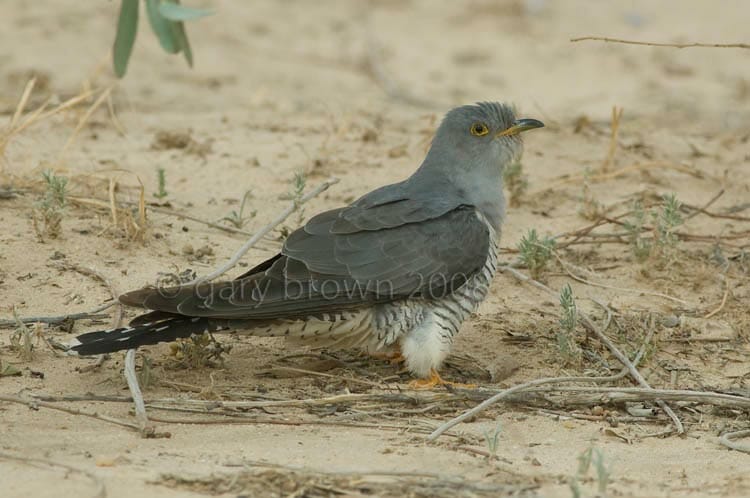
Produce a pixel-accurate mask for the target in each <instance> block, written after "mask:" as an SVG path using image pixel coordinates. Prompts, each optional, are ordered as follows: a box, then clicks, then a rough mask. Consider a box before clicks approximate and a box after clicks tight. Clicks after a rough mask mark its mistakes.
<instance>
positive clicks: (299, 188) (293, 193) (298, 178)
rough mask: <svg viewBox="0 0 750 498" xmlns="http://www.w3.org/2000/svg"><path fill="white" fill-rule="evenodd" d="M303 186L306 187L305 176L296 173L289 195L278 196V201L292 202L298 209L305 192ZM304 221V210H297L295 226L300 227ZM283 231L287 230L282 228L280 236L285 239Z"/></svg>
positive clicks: (299, 172) (301, 173)
mask: <svg viewBox="0 0 750 498" xmlns="http://www.w3.org/2000/svg"><path fill="white" fill-rule="evenodd" d="M305 185H307V175H305V173H304V172H303V171H298V172H296V173H294V177H293V178H292V185H291V189H290V190H289V193H287V194H284V195H282V196H280V197H279V199H282V200H287V201H292V202H294V204H295V205H297V207H298V208H299V201H300V199H302V194H303V193H304V191H305ZM304 219H305V210H304V208H302V209H297V225H301V224H302V221H303V220H304ZM284 230H286V231H288V229H286V228H284V227H282V235H283V236H284V237H286V236H287V235H289V234H288V233H283V232H284Z"/></svg>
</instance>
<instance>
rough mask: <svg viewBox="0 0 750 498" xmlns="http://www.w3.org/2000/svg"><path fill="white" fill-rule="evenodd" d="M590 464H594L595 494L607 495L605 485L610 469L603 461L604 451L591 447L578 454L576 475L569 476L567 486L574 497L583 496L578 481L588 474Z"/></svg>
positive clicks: (608, 478)
mask: <svg viewBox="0 0 750 498" xmlns="http://www.w3.org/2000/svg"><path fill="white" fill-rule="evenodd" d="M591 464H593V465H594V470H595V472H596V487H597V496H607V485H608V484H609V480H610V476H611V469H610V467H609V466H608V465H607V464H606V463H605V462H604V453H603V452H602V451H601V450H600V449H599V448H593V447H591V448H588V449H587V450H586V451H584V452H583V453H581V454H580V455H579V456H578V470H577V472H576V475H574V476H572V477H571V478H570V481H569V486H570V491H571V493H572V494H573V497H574V498H581V497H582V496H583V490H582V489H581V483H580V481H581V479H582V478H584V477H586V475H587V474H588V472H589V469H590V468H591Z"/></svg>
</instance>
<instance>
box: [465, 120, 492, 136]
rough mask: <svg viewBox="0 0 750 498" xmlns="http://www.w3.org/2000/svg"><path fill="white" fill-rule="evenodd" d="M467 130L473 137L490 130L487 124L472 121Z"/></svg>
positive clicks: (482, 134)
mask: <svg viewBox="0 0 750 498" xmlns="http://www.w3.org/2000/svg"><path fill="white" fill-rule="evenodd" d="M469 131H470V132H471V134H472V135H474V136H475V137H482V136H484V135H486V134H488V133H489V132H490V129H489V128H487V125H486V124H484V123H474V124H473V125H471V128H470V129H469Z"/></svg>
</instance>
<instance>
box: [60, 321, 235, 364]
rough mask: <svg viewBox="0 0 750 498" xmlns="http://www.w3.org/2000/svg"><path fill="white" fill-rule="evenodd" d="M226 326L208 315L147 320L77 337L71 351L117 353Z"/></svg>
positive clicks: (84, 353) (88, 353) (81, 353)
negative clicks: (205, 316)
mask: <svg viewBox="0 0 750 498" xmlns="http://www.w3.org/2000/svg"><path fill="white" fill-rule="evenodd" d="M223 328H224V327H223V326H221V325H218V324H214V323H211V322H210V321H209V320H208V319H207V318H170V319H167V320H163V321H160V322H152V323H144V324H141V325H137V326H135V327H122V328H119V329H110V330H99V331H96V332H89V333H87V334H82V335H79V336H78V337H76V338H75V339H74V340H73V342H72V344H71V345H70V350H71V351H75V352H76V353H78V354H79V355H93V354H104V353H114V352H115V351H124V350H127V349H135V348H137V347H139V346H147V345H151V344H158V343H160V342H171V341H174V340H176V339H185V338H188V337H190V336H191V335H193V334H202V333H203V332H205V331H209V332H213V331H216V330H221V329H223Z"/></svg>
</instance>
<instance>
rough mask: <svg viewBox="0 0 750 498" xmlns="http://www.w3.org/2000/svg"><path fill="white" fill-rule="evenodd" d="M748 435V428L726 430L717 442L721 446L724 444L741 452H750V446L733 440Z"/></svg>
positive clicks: (749, 432)
mask: <svg viewBox="0 0 750 498" xmlns="http://www.w3.org/2000/svg"><path fill="white" fill-rule="evenodd" d="M748 436H750V429H744V430H741V431H735V432H727V433H726V434H723V435H722V436H721V437H720V438H719V444H721V445H722V446H726V447H727V448H729V449H731V450H735V451H741V452H742V453H750V446H747V445H744V444H738V443H735V442H734V440H735V439H740V438H743V437H748Z"/></svg>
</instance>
